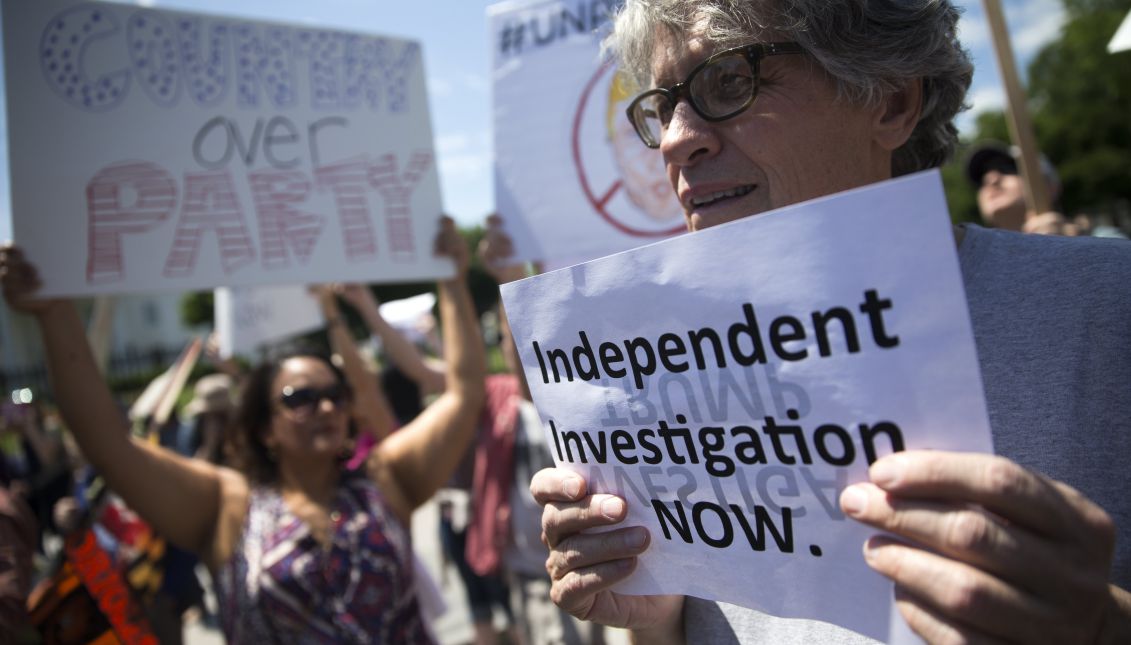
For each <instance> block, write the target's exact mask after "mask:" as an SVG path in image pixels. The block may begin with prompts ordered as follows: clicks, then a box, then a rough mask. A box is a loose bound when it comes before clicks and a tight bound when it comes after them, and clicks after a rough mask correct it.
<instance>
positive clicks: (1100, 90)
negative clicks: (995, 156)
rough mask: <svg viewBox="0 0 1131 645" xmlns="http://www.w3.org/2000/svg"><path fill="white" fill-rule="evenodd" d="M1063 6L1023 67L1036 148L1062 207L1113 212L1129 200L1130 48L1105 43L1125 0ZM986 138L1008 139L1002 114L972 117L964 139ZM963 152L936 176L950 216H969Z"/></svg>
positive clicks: (973, 215) (1070, 0)
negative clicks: (1062, 18)
mask: <svg viewBox="0 0 1131 645" xmlns="http://www.w3.org/2000/svg"><path fill="white" fill-rule="evenodd" d="M1064 6H1065V9H1066V11H1067V14H1068V20H1067V22H1066V23H1065V25H1064V28H1063V30H1062V32H1061V34H1060V37H1059V38H1057V39H1056V40H1054V41H1053V42H1050V43H1049V44H1048V45H1046V46H1045V47H1044V48H1043V49H1042V50H1041V51H1040V52H1038V54H1037V55H1036V56H1035V57H1034V59H1033V61H1032V62H1031V63H1030V65H1029V70H1028V71H1029V76H1028V79H1029V83H1028V91H1029V109H1030V112H1031V113H1032V115H1033V122H1034V129H1035V130H1036V135H1037V141H1038V144H1039V146H1040V148H1041V151H1042V152H1043V153H1044V154H1045V156H1047V157H1048V158H1049V160H1050V161H1052V163H1053V165H1054V166H1056V169H1057V173H1058V175H1059V178H1060V181H1061V188H1062V190H1061V198H1060V205H1061V208H1062V210H1064V211H1065V213H1066V214H1069V215H1071V214H1075V213H1078V212H1093V213H1094V212H1106V213H1112V214H1114V213H1117V212H1119V211H1120V209H1126V204H1127V203H1128V200H1131V117H1129V116H1128V115H1131V52H1120V53H1116V54H1109V53H1108V51H1107V43H1108V42H1109V41H1110V40H1111V38H1112V36H1113V35H1114V34H1115V30H1116V29H1117V28H1118V27H1119V25H1120V23H1121V22H1122V21H1123V19H1124V17H1125V16H1126V15H1127V14H1128V12H1129V11H1131V0H1064ZM987 139H991V140H996V141H1009V140H1010V139H1009V131H1008V129H1007V126H1006V121H1005V114H1004V113H1003V112H1001V111H990V112H983V113H981V114H979V115H978V116H977V117H976V120H975V127H974V136H973V138H972V140H971V142H980V141H984V140H987ZM966 143H967V146H968V145H969V143H970V142H966ZM966 149H967V148H965V147H964V149H963V150H962V151H960V154H959V155H957V159H956V160H955V162H954V163H952V164H951V166H949V167H948V168H947V169H944V177H947V176H948V175H949V176H950V177H951V179H950V180H949V181H947V196H948V199H949V200H950V204H951V213H952V216H953V217H954V219H956V220H959V221H961V220H975V221H976V220H977V217H978V212H977V205H976V203H975V201H974V199H975V198H974V189H973V187H971V186H970V185H969V184H968V183H967V182H965V181H959V178H960V177H962V162H963V161H964V159H965V151H966Z"/></svg>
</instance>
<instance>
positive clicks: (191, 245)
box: [3, 0, 452, 295]
mask: <svg viewBox="0 0 1131 645" xmlns="http://www.w3.org/2000/svg"><path fill="white" fill-rule="evenodd" d="M3 22H4V62H5V66H6V67H5V71H6V77H5V78H6V83H7V100H8V126H9V127H8V136H9V166H10V169H11V180H12V181H11V190H12V215H13V237H14V239H15V241H16V243H18V244H19V245H21V246H22V247H23V248H24V249H25V251H26V252H27V254H28V257H29V258H30V259H31V260H32V261H33V262H34V263H35V264H36V265H37V267H38V269H39V273H40V277H41V278H42V280H43V283H44V287H43V289H42V293H43V294H44V295H80V294H93V293H119V292H129V291H154V290H186V289H200V288H211V287H214V286H219V285H227V286H235V285H251V284H268V283H283V284H303V283H312V282H330V281H364V282H377V281H381V282H386V281H388V282H391V281H404V280H419V279H435V278H439V277H444V276H448V275H451V272H452V268H451V264H450V262H448V261H446V260H439V259H436V258H434V257H433V256H432V252H431V245H432V240H433V237H434V235H435V231H436V229H437V219H438V217H439V215H440V213H441V212H442V210H443V209H442V206H441V203H440V195H439V181H438V177H437V172H436V165H435V155H434V152H433V148H432V134H431V126H430V124H429V118H428V102H427V97H426V93H425V84H424V71H423V66H424V63H423V57H422V54H421V50H420V47H419V45H418V44H417V43H415V42H411V41H407V40H401V39H397V38H389V37H384V36H371V35H362V34H355V33H348V32H341V31H331V30H327V29H319V28H316V27H305V26H302V27H300V26H287V25H282V24H276V23H270V22H253V21H249V20H245V19H234V18H225V17H215V16H204V15H199V14H191V13H183V12H174V11H165V10H159V9H153V8H143V7H137V6H132V5H123V4H111V3H102V2H84V3H74V2H66V1H62V0H37V1H36V2H5V3H3Z"/></svg>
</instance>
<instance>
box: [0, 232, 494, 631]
mask: <svg viewBox="0 0 1131 645" xmlns="http://www.w3.org/2000/svg"><path fill="white" fill-rule="evenodd" d="M436 252H437V254H439V255H447V256H449V257H451V258H452V259H453V260H454V261H455V264H456V266H457V272H456V276H455V277H454V278H452V279H450V280H447V281H444V282H441V283H440V315H441V319H442V324H443V332H444V336H445V338H444V346H445V351H446V353H447V357H446V358H447V370H448V373H447V389H446V390H445V392H444V393H443V394H442V395H441V396H440V397H439V398H438V399H437V400H436V401H435V402H434V403H433V404H432V405H431V406H429V407H428V409H426V410H425V411H424V412H423V413H422V414H421V415H420V416H418V417H417V418H416V419H415V420H414V421H413V422H412V423H410V424H408V425H407V426H406V427H405V428H403V429H402V430H401V431H399V432H397V433H396V434H394V435H392V436H390V437H389V438H388V439H386V440H385V441H383V442H382V443H381V444H380V446H379V447H378V448H376V449H375V450H374V451H373V452H372V453H371V455H370V457H369V460H368V462H367V463H366V466H365V468H363V469H362V470H361V471H360V472H359V473H358V474H356V475H351V474H347V472H346V470H345V469H344V468H343V465H342V456H343V455H344V454H346V452H345V451H346V449H347V447H348V439H349V428H350V424H351V399H352V397H351V394H350V389H349V387H348V386H347V384H346V381H345V378H344V376H343V374H342V373H341V371H340V370H338V369H337V368H336V367H335V366H334V365H332V364H331V363H330V362H329V361H327V360H326V359H325V358H323V357H318V356H311V355H295V356H291V357H288V358H285V359H283V360H280V361H278V362H276V363H273V364H269V365H265V366H262V367H260V368H259V369H258V370H256V371H255V372H254V373H253V374H252V375H251V376H250V377H249V379H248V381H247V382H246V384H245V386H244V391H243V393H242V397H241V402H240V408H239V411H238V413H237V425H236V427H235V429H234V432H233V437H232V440H233V447H234V448H235V453H234V454H235V456H236V461H237V463H238V464H239V465H238V467H239V470H233V469H228V468H222V467H218V466H215V465H212V464H209V463H207V462H204V461H200V460H190V459H186V458H183V457H180V456H178V455H175V454H173V453H172V452H169V451H166V450H163V449H161V448H158V447H154V446H151V445H149V444H148V443H146V442H144V441H137V440H131V438H130V436H129V431H128V427H127V424H126V421H125V419H124V418H123V417H122V415H121V414H120V412H119V410H118V408H117V405H116V404H115V402H114V399H113V397H112V395H111V393H110V390H109V388H108V387H107V386H106V383H105V381H104V380H103V378H102V376H101V374H100V373H99V372H98V369H97V367H96V366H95V363H94V360H93V358H92V355H91V352H90V348H89V347H88V345H87V343H86V334H85V331H84V329H83V325H82V322H81V320H80V318H79V316H78V314H77V313H76V310H75V308H74V306H73V305H72V304H71V303H70V302H69V301H63V300H36V299H33V297H32V294H33V292H34V291H35V289H36V288H37V286H38V278H37V277H36V272H35V269H34V267H33V266H32V265H31V264H29V263H28V262H27V261H25V260H24V258H23V256H22V254H21V253H20V251H19V250H18V249H16V248H13V247H7V248H4V249H2V250H0V284H2V285H3V291H4V296H5V299H6V300H7V302H8V304H9V306H11V307H12V308H13V309H15V310H18V311H22V312H24V313H28V314H31V315H32V316H34V318H35V319H36V322H37V323H38V325H39V328H40V331H41V332H42V334H43V339H44V345H45V346H46V349H47V364H48V367H49V369H50V372H51V377H52V384H53V386H54V393H55V396H56V399H57V401H58V403H59V408H60V410H61V411H62V413H63V415H64V417H65V419H66V422H67V425H68V427H70V428H71V430H72V432H73V433H74V435H75V438H76V440H77V441H78V443H79V445H80V447H81V448H82V451H83V453H84V455H85V456H86V457H87V459H88V460H89V461H90V462H91V463H92V464H94V465H95V467H96V468H98V470H99V471H101V472H102V474H103V475H104V476H105V478H106V480H107V482H108V483H109V485H110V486H111V487H112V488H113V489H114V490H115V491H116V492H117V493H118V494H119V495H121V497H122V498H123V499H125V500H126V502H127V503H128V504H129V506H130V507H131V508H133V509H134V510H135V511H136V512H137V513H138V514H139V515H141V516H142V517H143V518H144V519H146V521H148V522H149V523H150V524H151V525H152V526H153V528H154V529H155V531H156V532H158V533H159V534H161V535H163V536H165V538H166V539H168V540H169V541H170V542H172V543H173V544H176V545H178V546H181V547H183V548H185V549H188V550H191V551H193V552H195V553H197V554H199V555H200V557H201V558H202V559H203V560H204V562H206V563H207V564H208V566H209V568H210V569H211V571H212V572H213V576H214V578H215V579H216V582H217V595H218V599H219V603H220V607H221V615H222V619H223V630H224V633H225V636H226V637H227V638H228V640H229V641H230V642H233V643H246V642H304V643H305V642H324V643H339V642H365V643H370V642H381V643H387V642H396V643H402V642H407V643H418V642H430V641H431V639H430V637H429V635H428V633H427V631H426V629H425V626H424V624H423V622H422V620H421V617H420V612H419V608H418V606H417V601H416V595H415V591H414V582H413V573H412V553H411V545H410V543H409V534H408V525H409V520H410V517H411V514H412V511H413V509H415V508H416V507H418V506H420V505H421V504H422V503H424V502H425V501H426V500H428V499H429V498H430V497H431V496H432V494H433V493H434V492H435V491H436V490H437V489H438V488H439V487H440V485H441V484H443V482H444V481H445V480H446V479H447V478H448V476H449V475H450V474H451V472H452V471H453V469H454V468H455V466H456V463H457V462H458V460H459V458H460V456H461V455H462V454H463V451H464V448H465V447H466V445H467V443H468V442H469V441H470V439H471V437H472V435H473V432H474V428H475V424H476V421H477V419H478V414H479V410H480V407H481V405H482V401H483V379H484V373H485V358H484V349H483V344H482V340H481V338H480V336H479V327H478V324H477V322H476V319H475V311H474V307H473V305H472V301H471V295H470V294H469V293H468V291H467V287H466V285H465V280H464V277H465V275H466V271H467V266H468V251H467V248H466V245H465V244H464V242H463V240H462V239H461V238H460V236H459V234H458V233H457V232H456V229H455V225H454V224H453V223H452V221H451V220H450V219H447V218H444V220H443V221H442V224H441V231H440V233H439V235H438V236H437V240H436Z"/></svg>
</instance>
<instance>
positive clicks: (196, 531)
mask: <svg viewBox="0 0 1131 645" xmlns="http://www.w3.org/2000/svg"><path fill="white" fill-rule="evenodd" d="M0 284H2V286H3V291H4V298H5V300H7V302H8V305H9V306H10V307H11V308H12V309H13V310H16V311H20V312H23V313H26V314H29V315H31V316H33V317H34V318H35V320H36V322H37V323H38V325H39V329H40V332H41V333H42V335H43V344H44V346H45V348H46V350H47V357H46V358H47V369H48V372H49V374H50V377H51V385H52V390H53V392H54V394H55V400H56V402H57V403H58V406H59V411H60V413H62V415H63V420H64V421H65V422H66V425H67V428H69V429H70V431H71V433H72V434H74V437H75V440H76V442H77V443H78V445H79V448H80V449H81V450H82V453H83V455H84V456H85V457H86V459H87V460H88V461H90V463H91V464H92V465H93V466H94V467H95V468H96V469H97V470H98V472H99V473H101V474H102V476H103V477H105V478H106V482H107V484H109V485H110V488H111V489H113V490H114V491H115V492H116V493H118V494H119V495H120V496H121V497H122V499H123V500H125V502H126V504H128V505H129V506H130V508H132V509H133V510H134V511H135V512H137V513H138V515H140V516H141V517H142V518H143V519H145V521H147V522H148V523H149V524H150V525H151V526H152V527H153V529H154V530H155V531H156V532H157V533H159V534H160V535H162V536H163V537H165V538H166V539H168V540H169V541H171V542H172V543H173V544H176V545H177V546H180V547H182V548H185V549H188V550H191V551H194V552H197V553H201V552H203V551H204V550H205V549H206V548H207V547H208V545H209V543H210V539H211V537H212V532H213V529H214V527H215V524H216V517H217V513H218V509H219V501H220V475H219V471H218V469H217V468H216V467H214V466H211V465H210V464H207V463H206V462H203V461H193V460H189V459H185V458H182V457H179V456H177V455H175V454H173V453H172V452H169V451H167V450H164V449H161V448H158V447H156V446H151V445H148V444H147V443H145V442H144V441H141V440H135V439H131V438H130V433H129V426H128V424H127V422H126V420H125V417H124V416H123V415H122V413H121V411H120V410H119V409H118V406H117V405H116V404H115V402H114V398H113V396H112V395H111V394H110V388H109V387H108V386H107V385H106V381H105V380H104V379H103V377H102V374H101V372H99V370H98V367H97V366H96V365H95V362H94V356H93V354H92V353H91V350H90V346H89V345H88V344H87V340H86V330H85V329H83V324H82V320H81V319H80V318H79V315H78V312H77V311H76V310H75V307H74V305H73V304H72V303H71V302H70V301H67V300H53V299H42V300H37V299H35V298H34V297H33V294H34V292H35V290H36V289H37V288H38V287H39V279H38V277H37V275H36V271H35V268H34V267H33V266H32V265H31V264H29V263H28V262H27V261H26V260H24V257H23V254H22V253H21V252H20V250H19V249H18V248H15V247H11V246H7V247H4V248H0Z"/></svg>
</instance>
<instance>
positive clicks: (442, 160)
mask: <svg viewBox="0 0 1131 645" xmlns="http://www.w3.org/2000/svg"><path fill="white" fill-rule="evenodd" d="M436 155H437V156H438V157H439V168H440V175H441V176H442V177H444V178H445V180H446V181H447V180H452V181H458V180H460V179H471V178H473V177H476V176H481V175H482V173H484V172H486V171H487V170H488V169H489V167H490V163H491V142H490V141H489V140H488V137H487V135H486V134H484V133H480V132H476V133H466V132H449V133H445V134H440V135H437V136H436Z"/></svg>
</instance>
